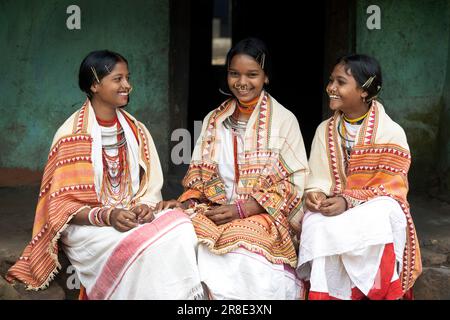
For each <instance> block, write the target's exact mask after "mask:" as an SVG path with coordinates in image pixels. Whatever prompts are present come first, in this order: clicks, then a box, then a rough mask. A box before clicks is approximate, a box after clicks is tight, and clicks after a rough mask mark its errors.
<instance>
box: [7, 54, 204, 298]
mask: <svg viewBox="0 0 450 320" xmlns="http://www.w3.org/2000/svg"><path fill="white" fill-rule="evenodd" d="M79 86H80V88H81V90H82V91H83V92H85V93H86V95H87V100H86V102H85V103H84V104H83V106H82V107H81V108H80V109H79V110H77V111H76V112H75V113H74V114H73V115H72V116H71V117H70V118H69V119H67V120H66V122H65V123H64V124H63V125H62V126H61V127H60V128H59V129H58V131H57V133H56V135H55V138H54V139H53V143H52V147H51V151H50V155H49V158H48V163H47V166H46V168H45V171H44V178H43V181H42V187H41V193H40V195H39V200H38V206H37V210H36V218H35V224H34V227H33V239H32V241H31V242H30V244H29V245H28V246H27V247H26V248H25V251H24V253H23V254H22V256H21V257H20V259H19V260H18V261H17V263H16V264H15V265H14V266H13V267H12V268H11V269H10V270H9V271H8V275H7V277H8V280H10V281H12V280H14V279H17V280H20V281H22V282H23V283H25V284H26V285H27V286H28V288H29V289H43V288H45V287H46V286H48V284H49V282H50V281H51V280H52V279H53V277H54V276H55V274H56V273H57V270H58V267H59V262H58V248H59V245H60V244H61V247H62V249H63V251H64V252H65V254H66V255H67V257H68V259H69V261H70V262H71V264H72V265H73V266H74V268H75V270H76V274H77V276H78V278H79V280H80V282H81V284H82V290H81V293H82V294H81V297H82V298H88V299H194V298H202V297H203V288H202V285H201V283H200V279H199V274H198V268H197V262H196V252H195V250H196V246H197V238H196V236H195V232H194V229H193V226H192V223H191V221H190V220H189V219H188V218H187V217H186V215H185V214H184V213H182V212H180V211H173V210H169V211H166V212H161V213H159V214H157V215H155V214H154V207H155V205H156V204H157V203H158V202H159V201H160V200H161V187H162V185H163V176H162V170H161V165H160V162H159V157H158V154H157V151H156V148H155V145H154V143H153V139H152V137H151V135H150V133H149V131H148V130H147V128H146V126H145V125H144V124H143V123H141V122H139V121H138V120H136V119H135V118H134V117H133V116H131V115H130V114H129V113H127V112H126V111H125V110H124V107H125V106H126V105H127V104H128V99H129V94H130V92H131V89H132V87H131V84H130V74H129V71H128V62H127V60H126V59H125V58H124V57H123V56H122V55H120V54H118V53H115V52H111V51H108V50H101V51H94V52H91V53H90V54H88V55H87V56H86V58H85V59H84V60H83V62H82V63H81V66H80V70H79ZM59 239H60V241H59ZM179 265H182V266H183V267H182V268H180V267H179Z"/></svg>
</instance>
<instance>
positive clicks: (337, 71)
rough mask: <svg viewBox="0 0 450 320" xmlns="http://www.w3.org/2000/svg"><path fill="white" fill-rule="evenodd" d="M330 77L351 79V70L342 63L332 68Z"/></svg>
mask: <svg viewBox="0 0 450 320" xmlns="http://www.w3.org/2000/svg"><path fill="white" fill-rule="evenodd" d="M346 69H347V70H346ZM331 75H332V76H334V77H343V78H353V75H352V70H351V69H350V68H348V66H347V65H345V64H344V63H342V62H341V63H338V64H337V65H335V66H334V69H333V72H332V73H331Z"/></svg>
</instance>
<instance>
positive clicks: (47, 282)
mask: <svg viewBox="0 0 450 320" xmlns="http://www.w3.org/2000/svg"><path fill="white" fill-rule="evenodd" d="M85 208H89V207H88V206H83V207H81V208H79V209H77V211H75V212H74V213H72V214H71V215H70V216H69V217H68V219H67V221H66V223H65V224H64V225H63V226H62V227H61V229H59V231H58V232H57V233H56V234H55V236H54V237H53V239H52V241H51V243H50V246H49V247H48V249H47V251H48V253H49V254H50V257H51V258H52V259H53V261H54V262H55V264H56V266H55V268H54V269H53V270H52V271H51V272H50V274H49V275H48V277H47V279H45V281H44V283H43V284H42V285H41V286H39V287H34V286H32V285H28V286H26V290H28V291H39V290H45V289H47V288H48V286H49V285H50V282H52V281H53V280H54V279H55V277H56V276H57V275H58V273H59V271H60V270H61V268H62V266H61V264H60V263H59V260H58V254H55V253H54V252H53V250H52V249H53V248H54V247H55V246H56V245H57V243H58V241H59V239H60V238H61V233H62V232H63V231H64V230H65V229H66V228H67V227H68V226H69V222H70V221H71V220H72V219H73V217H75V215H76V214H77V213H78V212H79V211H81V210H83V209H85Z"/></svg>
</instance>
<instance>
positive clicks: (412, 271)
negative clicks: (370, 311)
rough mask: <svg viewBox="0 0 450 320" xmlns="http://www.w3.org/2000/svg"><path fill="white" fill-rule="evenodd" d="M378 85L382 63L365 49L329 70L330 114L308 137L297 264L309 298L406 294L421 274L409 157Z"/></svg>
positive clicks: (399, 295)
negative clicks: (409, 195)
mask: <svg viewBox="0 0 450 320" xmlns="http://www.w3.org/2000/svg"><path fill="white" fill-rule="evenodd" d="M381 86H382V75H381V68H380V66H379V63H378V62H377V61H376V60H375V59H374V58H372V57H369V56H366V55H358V54H356V55H348V56H344V57H342V58H340V59H338V61H337V63H336V65H335V67H334V70H333V72H332V74H331V76H330V81H329V83H328V85H327V93H328V96H329V99H330V102H329V106H330V109H331V110H333V111H335V113H334V115H333V116H332V117H331V118H330V119H328V120H325V121H323V122H322V123H321V124H320V125H319V127H318V128H317V130H316V134H315V137H314V140H313V143H312V148H311V155H310V158H309V167H310V174H309V176H308V179H307V181H308V182H307V184H306V189H305V194H306V197H305V198H306V199H305V208H306V212H305V216H304V218H303V224H302V234H301V239H300V247H299V260H298V268H297V272H298V275H299V276H300V277H301V278H302V279H304V280H305V281H309V282H310V290H309V295H308V297H309V299H367V298H368V299H399V298H402V297H411V292H412V291H411V288H412V286H413V284H414V281H415V279H416V278H417V277H418V276H419V274H420V272H421V260H420V251H419V243H418V240H417V236H416V232H415V228H414V223H413V221H412V218H411V214H410V212H409V205H408V202H407V192H408V180H407V174H408V169H409V166H410V162H411V156H410V153H409V147H408V143H407V140H406V135H405V133H404V131H403V129H402V128H401V127H400V126H399V125H398V124H397V123H395V122H394V121H393V120H392V119H391V118H390V117H389V116H388V115H387V114H386V112H385V110H384V107H383V106H382V104H381V103H380V102H379V101H378V100H377V96H378V94H379V92H380V90H381Z"/></svg>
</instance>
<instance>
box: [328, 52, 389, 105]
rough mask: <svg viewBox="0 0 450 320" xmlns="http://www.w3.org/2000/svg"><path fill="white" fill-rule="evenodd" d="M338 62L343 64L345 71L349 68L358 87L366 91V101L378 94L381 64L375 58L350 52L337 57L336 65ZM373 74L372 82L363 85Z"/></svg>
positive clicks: (381, 81) (380, 84)
mask: <svg viewBox="0 0 450 320" xmlns="http://www.w3.org/2000/svg"><path fill="white" fill-rule="evenodd" d="M338 64H343V65H344V68H345V71H346V72H347V73H348V72H349V70H350V72H351V74H352V76H353V78H355V80H356V83H358V85H359V87H361V88H362V89H363V90H364V91H366V92H367V98H366V101H371V100H372V99H374V98H375V97H376V96H377V95H378V93H379V92H380V90H381V87H382V85H383V78H382V75H381V66H380V64H379V63H378V61H377V60H376V59H375V58H373V57H370V56H368V55H365V54H350V55H345V56H343V57H340V58H339V59H337V61H336V65H338ZM373 76H375V77H374V78H373V80H372V82H371V83H370V84H368V85H366V86H364V87H363V85H364V84H365V83H366V82H367V81H368V80H369V78H370V77H373Z"/></svg>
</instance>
